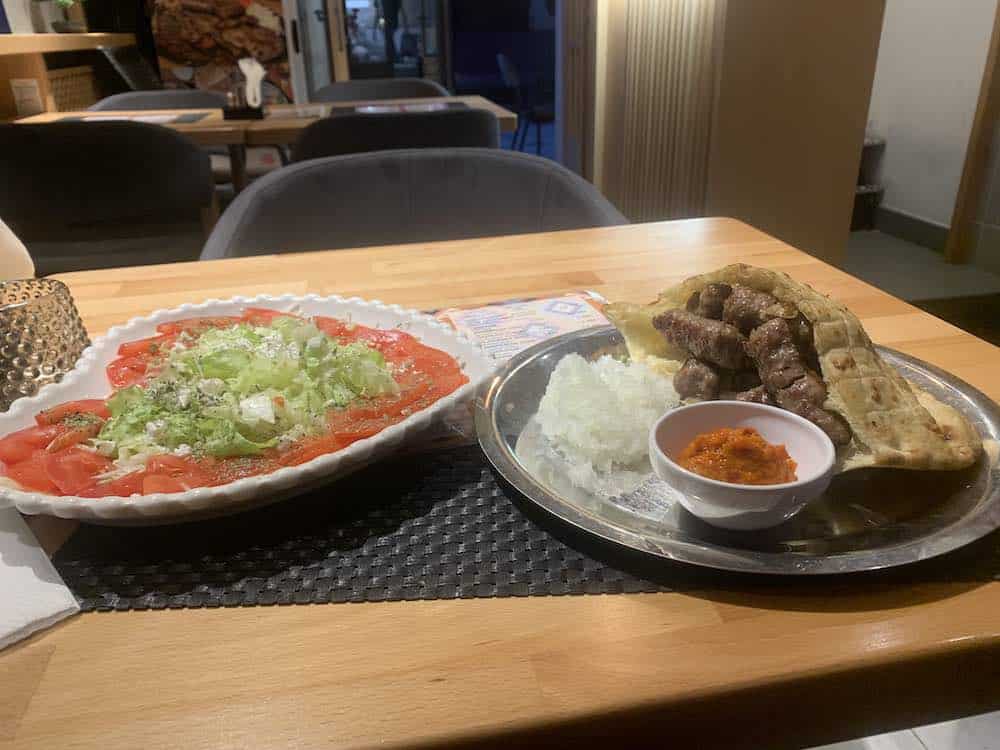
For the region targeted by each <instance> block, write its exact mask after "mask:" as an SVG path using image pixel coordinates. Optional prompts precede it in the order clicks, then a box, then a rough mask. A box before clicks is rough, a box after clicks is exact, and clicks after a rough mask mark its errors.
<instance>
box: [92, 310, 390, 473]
mask: <svg viewBox="0 0 1000 750" xmlns="http://www.w3.org/2000/svg"><path fill="white" fill-rule="evenodd" d="M398 392H399V386H398V385H397V384H396V381H395V380H394V379H393V377H392V373H391V372H390V370H389V367H388V366H387V365H386V362H385V359H384V358H383V357H382V355H381V353H379V352H378V351H377V350H376V349H373V348H372V347H370V346H368V345H366V344H364V343H360V342H353V343H349V344H340V343H338V342H337V341H336V340H334V339H332V338H331V337H329V336H327V335H326V334H324V333H323V332H322V331H320V330H319V329H318V328H317V327H316V326H315V325H314V324H313V323H311V322H310V321H305V320H301V319H299V318H292V317H279V318H275V319H274V320H273V321H272V323H271V325H270V327H265V326H253V325H249V324H245V323H240V324H237V325H234V326H231V327H228V328H212V329H208V330H206V331H205V332H204V333H202V334H201V335H200V336H198V337H197V338H194V339H187V338H186V339H185V341H183V342H182V343H179V344H178V345H175V346H174V347H173V348H172V349H171V350H170V351H169V352H168V354H167V357H166V363H165V365H164V367H163V370H162V371H161V372H160V373H159V374H158V375H156V376H155V377H154V378H153V379H152V380H151V381H150V382H148V383H147V384H146V385H145V386H143V387H139V386H132V387H129V388H124V389H122V390H120V391H118V392H117V393H115V394H114V395H113V396H112V397H111V398H110V399H109V401H108V408H109V409H110V410H111V418H110V419H109V420H108V421H107V422H106V423H105V425H104V427H103V429H102V430H101V432H100V434H99V435H98V436H97V437H96V438H95V439H94V440H93V441H92V446H93V447H94V448H95V449H97V450H98V451H100V452H101V453H102V454H104V455H107V456H111V457H114V459H115V464H116V470H115V472H114V473H125V472H127V471H134V470H135V469H138V468H141V467H142V466H143V465H144V460H145V458H146V457H149V456H153V455H158V454H163V453H174V454H176V455H188V454H191V453H194V454H196V455H199V454H200V455H210V456H250V455H255V454H258V453H260V452H262V451H263V450H265V449H267V448H272V447H287V446H288V445H290V444H291V443H292V442H294V441H296V440H300V439H302V438H303V437H305V436H307V435H310V434H316V433H318V432H321V431H322V430H323V429H324V427H325V423H326V420H325V417H326V413H327V411H328V410H329V409H331V408H337V407H344V406H347V405H349V404H351V403H353V402H355V401H357V400H359V399H365V398H372V397H375V396H380V395H384V394H396V393H398Z"/></svg>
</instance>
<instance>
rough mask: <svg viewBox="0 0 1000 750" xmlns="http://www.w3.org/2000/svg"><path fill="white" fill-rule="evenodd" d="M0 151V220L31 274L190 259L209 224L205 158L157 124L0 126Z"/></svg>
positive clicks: (209, 183)
mask: <svg viewBox="0 0 1000 750" xmlns="http://www.w3.org/2000/svg"><path fill="white" fill-rule="evenodd" d="M0 153H2V154H3V158H2V159H0V184H2V185H3V186H4V188H3V190H0V216H2V217H3V220H4V221H5V222H6V223H7V224H9V225H10V228H11V229H12V230H13V231H14V233H15V234H16V235H17V236H19V237H20V238H21V239H22V241H23V242H24V244H25V245H26V246H27V248H28V251H29V252H30V253H31V255H32V257H33V258H34V261H35V266H36V270H37V272H38V274H39V275H43V274H48V273H58V272H62V271H74V270H83V269H90V268H107V267H113V266H120V265H135V264H142V263H160V262H169V261H174V260H194V259H195V258H197V257H198V252H199V250H200V249H201V246H202V244H203V243H204V237H205V233H204V230H203V225H202V221H203V219H204V220H207V221H211V220H213V219H214V215H213V213H212V212H213V209H214V206H215V204H214V202H213V199H214V188H213V185H212V174H211V169H210V167H209V160H208V155H207V154H206V153H205V152H204V151H202V150H201V149H200V148H198V146H196V145H195V144H194V143H192V142H191V141H190V140H188V139H187V138H185V137H184V136H182V135H180V134H179V133H176V132H174V131H172V130H170V129H168V128H164V127H160V126H159V125H150V124H147V123H141V122H54V123H49V124H45V125H0Z"/></svg>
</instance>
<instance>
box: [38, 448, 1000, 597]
mask: <svg viewBox="0 0 1000 750" xmlns="http://www.w3.org/2000/svg"><path fill="white" fill-rule="evenodd" d="M54 562H55V564H56V567H57V568H58V570H59V572H60V573H61V574H62V576H63V579H64V580H65V581H66V583H67V585H68V586H69V587H70V589H71V590H72V591H73V593H74V594H75V595H76V597H77V599H78V600H79V601H80V604H81V607H82V608H83V609H84V611H89V610H128V609H164V608H168V607H169V608H186V607H219V606H255V605H269V604H311V603H326V602H374V601H397V600H402V599H456V598H474V597H507V596H553V595H564V594H613V593H633V592H654V591H669V590H681V589H683V590H688V591H694V592H697V593H698V594H699V595H702V596H713V597H714V596H721V597H723V598H724V599H726V600H727V601H728V600H731V599H732V600H742V597H744V596H746V595H748V594H750V593H752V592H754V591H759V590H761V589H765V590H766V591H767V593H769V594H770V593H772V592H775V591H778V592H780V593H781V594H789V595H793V596H800V597H801V596H812V597H818V598H819V599H820V600H822V602H824V605H823V606H829V601H828V600H829V597H831V596H834V595H836V594H837V593H838V592H847V593H851V594H853V593H857V592H858V591H869V590H875V591H882V590H883V589H882V588H875V589H872V586H873V585H878V586H883V585H884V586H886V587H887V588H886V589H885V591H887V592H888V591H891V590H892V589H893V588H894V587H897V586H899V585H900V584H905V585H907V586H911V585H912V584H920V583H946V584H949V586H947V587H946V588H945V589H943V591H945V592H947V591H952V590H953V589H954V586H955V585H956V584H958V585H959V586H960V587H963V586H966V585H968V586H976V585H979V584H980V583H982V582H987V581H993V580H998V579H1000V534H992V535H990V536H988V537H986V538H985V539H982V540H980V541H979V542H976V543H975V544H972V545H968V546H967V547H965V548H963V549H961V550H958V551H956V552H953V553H951V554H949V555H945V556H942V557H939V558H935V559H933V560H928V561H926V562H922V563H917V564H913V565H908V566H904V567H900V568H896V569H892V570H887V571H881V572H873V573H864V574H852V575H846V576H825V577H819V578H813V577H806V578H796V579H792V578H788V577H782V576H751V575H738V574H733V573H726V572H722V571H713V570H708V569H703V568H696V567H694V566H689V565H683V564H679V563H671V562H669V561H666V560H662V559H659V558H654V557H649V556H645V555H642V554H640V553H638V552H633V551H631V550H626V549H623V548H621V547H618V546H614V545H611V544H610V543H605V542H602V541H600V540H598V539H595V538H594V537H592V536H590V535H588V534H585V533H583V532H580V531H578V530H576V529H572V528H569V527H567V526H566V525H565V524H562V523H561V522H559V521H557V520H556V519H553V518H552V517H551V516H548V515H547V514H545V513H544V512H542V511H541V510H539V509H538V508H537V507H535V506H534V505H532V504H531V503H530V502H529V501H527V500H525V499H524V498H523V497H522V496H521V495H519V494H518V493H517V492H516V491H513V490H511V489H509V488H507V487H506V486H504V485H503V483H502V482H499V481H498V480H497V479H495V478H494V476H493V474H492V473H491V471H490V469H489V466H488V464H487V462H486V459H485V457H484V456H483V455H482V453H481V452H480V451H479V448H478V447H468V448H460V449H453V450H447V451H441V452H436V453H427V454H416V455H410V456H407V457H403V458H398V459H395V460H391V461H388V462H382V463H378V464H376V465H374V466H372V467H370V468H368V469H365V470H364V471H362V472H359V473H357V474H354V475H353V476H350V477H347V478H345V479H342V480H340V481H337V482H333V483H331V484H329V485H327V486H326V487H324V488H321V489H319V490H316V491H314V492H312V493H310V494H308V495H304V496H302V497H299V498H293V499H291V500H286V501H284V502H281V503H277V504H275V505H273V506H270V507H267V508H262V509H260V510H256V511H251V512H247V513H242V514H240V515H236V516H231V517H229V518H221V519H216V520H211V521H201V522H195V523H186V524H177V525H173V526H158V527H151V528H114V527H102V526H82V527H81V528H80V529H79V530H78V531H77V532H76V533H75V534H74V535H73V536H72V537H71V538H70V540H69V541H68V542H67V543H66V544H65V545H64V546H63V547H62V549H60V550H59V552H58V553H57V555H56V556H55V558H54ZM907 590H913V591H927V590H928V589H927V587H917V588H913V589H907ZM934 590H937V589H934ZM941 595H944V594H941ZM733 597H735V599H733Z"/></svg>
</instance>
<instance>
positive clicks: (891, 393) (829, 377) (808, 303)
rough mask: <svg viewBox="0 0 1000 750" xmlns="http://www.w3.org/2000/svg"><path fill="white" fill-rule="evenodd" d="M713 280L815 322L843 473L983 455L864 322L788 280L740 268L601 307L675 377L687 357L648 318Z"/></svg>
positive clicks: (635, 350)
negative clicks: (642, 299) (888, 358)
mask: <svg viewBox="0 0 1000 750" xmlns="http://www.w3.org/2000/svg"><path fill="white" fill-rule="evenodd" d="M711 283H725V284H743V285H744V286H748V287H751V288H753V289H756V290H758V291H761V292H767V293H769V294H772V295H774V296H775V297H776V298H777V299H778V300H779V301H780V302H783V303H788V304H791V305H794V306H795V307H796V308H797V309H798V311H799V312H801V313H802V314H803V315H804V316H805V317H806V318H807V319H808V320H809V321H810V322H811V323H812V325H813V340H814V344H815V346H816V352H817V354H818V355H819V362H820V369H821V371H822V375H823V380H824V381H825V382H826V385H827V388H828V391H829V392H828V395H827V400H826V402H825V403H824V405H823V406H824V408H826V409H828V410H830V411H833V412H836V413H838V414H840V415H841V416H842V417H844V419H846V420H847V422H848V424H850V426H851V431H852V433H853V438H852V440H851V442H850V444H848V445H846V446H844V447H842V448H841V449H840V450H839V451H838V461H839V466H840V469H841V470H842V471H847V470H850V469H860V468H864V467H870V466H891V467H895V468H905V469H963V468H965V467H967V466H970V465H972V464H973V463H975V462H976V460H977V459H978V458H979V455H980V454H981V453H982V440H981V438H980V437H979V435H978V434H977V433H976V431H975V429H974V428H973V427H972V425H971V424H970V423H969V421H968V420H967V419H966V418H965V417H964V416H963V415H962V414H961V413H959V412H958V411H957V410H955V409H953V408H952V407H950V406H948V405H947V404H943V403H941V402H940V401H938V400H937V399H936V398H934V397H933V396H932V395H930V394H929V393H926V392H924V391H921V390H919V389H917V388H916V387H915V386H913V385H911V384H910V383H909V382H907V381H906V379H904V378H903V376H902V375H900V374H899V373H898V372H897V371H896V369H895V368H893V367H892V366H890V365H889V364H887V363H886V362H885V361H884V360H883V359H882V357H880V356H879V354H878V352H876V351H875V347H874V346H873V345H872V342H871V339H869V338H868V334H866V333H865V330H864V328H863V327H862V325H861V321H859V320H858V318H857V317H856V316H855V315H854V313H852V312H851V311H850V310H848V309H847V308H846V307H844V306H843V305H841V304H840V303H839V302H836V301H834V300H832V299H830V298H829V297H825V296H823V295H822V294H820V293H819V292H817V291H816V290H814V289H813V288H812V287H809V286H807V285H805V284H801V283H799V282H797V281H795V280H794V279H792V278H791V277H790V276H788V275H787V274H784V273H779V272H776V271H770V270H768V269H764V268H756V267H753V266H747V265H744V264H736V265H732V266H726V267H725V268H722V269H720V270H718V271H713V272H712V273H707V274H703V275H701V276H695V277H693V278H690V279H688V280H687V281H684V282H683V283H681V284H678V285H677V286H675V287H672V288H670V289H668V290H666V291H665V292H663V293H662V294H661V295H660V296H659V298H658V299H657V300H656V302H654V303H652V304H650V305H635V304H629V303H615V304H611V305H609V306H608V307H607V308H606V309H605V313H606V314H607V316H608V317H609V318H610V319H611V320H612V322H614V324H615V325H616V326H618V329H619V330H620V331H621V333H622V335H623V336H624V337H625V342H626V344H627V346H628V349H629V355H630V356H631V357H632V359H633V360H636V361H641V362H645V363H646V364H647V365H649V366H651V367H653V368H654V369H656V370H657V371H659V372H661V373H663V374H673V373H674V372H676V371H677V370H678V369H679V368H680V366H681V365H682V364H683V362H684V360H685V359H686V358H687V353H686V352H684V351H683V350H679V349H677V348H676V347H674V346H672V345H670V344H669V343H667V341H666V340H665V339H664V338H663V336H662V335H661V334H660V332H659V331H657V330H656V329H655V328H654V327H653V318H654V317H655V316H656V315H658V314H660V313H662V312H665V311H667V310H671V309H676V308H682V309H683V307H684V306H685V304H686V302H687V300H688V298H690V297H691V295H692V294H693V293H694V292H697V291H701V290H702V289H703V288H704V287H705V286H706V285H708V284H711Z"/></svg>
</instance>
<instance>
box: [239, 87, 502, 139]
mask: <svg viewBox="0 0 1000 750" xmlns="http://www.w3.org/2000/svg"><path fill="white" fill-rule="evenodd" d="M439 103H440V104H451V103H461V104H465V105H466V106H468V107H469V108H471V109H485V110H488V111H490V112H492V113H493V114H495V115H496V117H497V120H499V122H500V130H501V132H504V133H513V132H514V131H515V130H517V115H516V114H514V113H513V112H511V111H510V110H508V109H505V108H504V107H501V106H500V105H499V104H496V103H495V102H492V101H490V100H489V99H486V98H485V97H482V96H442V97H421V98H417V99H364V100H358V101H348V102H333V103H324V104H320V103H315V104H277V105H272V106H270V107H268V108H267V114H268V116H267V117H265V118H264V119H263V120H254V121H251V123H250V125H249V126H248V128H247V144H248V145H250V146H261V145H273V144H278V145H284V144H289V143H294V142H295V141H296V140H297V139H298V137H299V134H300V133H301V132H302V131H303V130H304V129H305V128H307V127H308V126H309V125H311V124H312V123H314V122H315V121H316V120H317V119H319V117H320V116H321V115H319V114H316V115H312V116H306V117H303V116H301V113H302V112H304V111H308V110H316V109H321V110H322V116H324V117H325V116H326V115H327V114H329V112H330V110H331V109H348V110H349V109H354V108H355V107H366V106H383V107H385V106H406V105H421V104H439ZM283 114H287V115H288V116H287V117H284V116H282V115H283Z"/></svg>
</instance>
